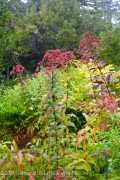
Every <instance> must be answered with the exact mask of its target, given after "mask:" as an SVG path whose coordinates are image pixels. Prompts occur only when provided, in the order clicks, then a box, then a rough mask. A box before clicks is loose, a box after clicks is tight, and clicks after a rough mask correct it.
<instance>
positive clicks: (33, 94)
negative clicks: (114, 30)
mask: <svg viewBox="0 0 120 180" xmlns="http://www.w3.org/2000/svg"><path fill="white" fill-rule="evenodd" d="M99 46H102V43H101V41H100V40H99V39H97V37H96V36H91V35H90V34H85V37H84V39H83V40H82V41H81V42H80V46H79V51H78V52H79V55H81V61H80V60H75V59H76V57H75V55H74V53H73V52H71V51H69V52H66V53H65V52H64V53H63V52H62V51H60V50H59V49H56V50H48V51H47V52H46V53H45V55H44V57H43V59H42V61H41V62H40V63H38V67H37V68H36V72H35V73H34V74H33V77H32V78H30V77H27V78H26V79H24V78H23V74H24V68H23V67H22V66H20V65H17V66H14V67H13V69H12V71H11V73H12V74H17V78H18V79H19V84H16V85H15V86H14V87H11V88H10V87H8V88H4V86H1V92H0V100H1V103H0V116H1V121H0V123H1V131H0V137H1V139H2V141H1V143H0V158H1V161H0V167H1V168H0V173H1V174H2V177H3V178H7V179H13V180H14V179H21V177H22V179H30V180H31V179H32V180H34V179H35V180H37V179H54V180H57V179H59V180H62V179H66V180H67V179H73V178H77V179H95V180H96V179H101V180H102V179H105V178H106V179H108V177H109V179H111V180H112V179H113V178H114V179H115V178H116V179H117V177H119V176H120V172H119V168H120V163H119V162H120V153H119V150H120V145H119V144H120V143H119V142H120V129H119V127H120V119H119V117H120V113H119V91H118V90H119V87H118V89H117V88H116V89H115V87H114V85H115V80H116V79H117V78H118V77H119V76H118V75H116V77H115V74H114V71H113V67H112V66H106V64H105V63H104V62H101V61H99V56H98V52H99V51H98V47H99ZM88 59H89V60H88ZM83 60H84V61H83ZM38 71H40V72H39V73H38ZM118 81H119V78H118ZM116 85H117V82H116ZM115 90H117V91H116V92H115ZM117 93H118V95H117Z"/></svg>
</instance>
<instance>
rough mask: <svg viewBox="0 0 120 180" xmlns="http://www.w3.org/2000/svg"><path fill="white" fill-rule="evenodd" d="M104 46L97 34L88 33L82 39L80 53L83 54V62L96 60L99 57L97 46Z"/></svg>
mask: <svg viewBox="0 0 120 180" xmlns="http://www.w3.org/2000/svg"><path fill="white" fill-rule="evenodd" d="M100 46H102V41H101V40H99V39H98V38H97V37H96V36H91V35H90V34H89V33H86V34H85V36H84V39H83V40H82V41H80V45H79V50H78V54H79V55H80V56H81V62H82V63H84V64H86V63H89V62H90V60H91V59H92V60H95V59H96V57H97V48H98V47H100Z"/></svg>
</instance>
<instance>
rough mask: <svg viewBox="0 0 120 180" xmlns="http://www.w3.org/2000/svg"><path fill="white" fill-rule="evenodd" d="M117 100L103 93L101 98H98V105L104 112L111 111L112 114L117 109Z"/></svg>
mask: <svg viewBox="0 0 120 180" xmlns="http://www.w3.org/2000/svg"><path fill="white" fill-rule="evenodd" d="M117 104H118V103H117V101H116V100H115V99H114V98H113V97H111V96H110V95H108V94H103V95H101V98H100V99H98V100H96V105H97V106H98V107H99V108H100V110H102V111H103V112H110V113H111V114H112V113H114V111H116V110H117Z"/></svg>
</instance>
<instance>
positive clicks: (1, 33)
mask: <svg viewBox="0 0 120 180" xmlns="http://www.w3.org/2000/svg"><path fill="white" fill-rule="evenodd" d="M12 19H13V14H12V12H11V11H10V9H9V6H8V4H7V1H6V0H1V1H0V76H1V73H2V71H3V70H4V67H5V66H6V63H7V62H8V60H7V56H6V52H7V51H8V45H9V36H10V35H11V32H12V28H13V26H12Z"/></svg>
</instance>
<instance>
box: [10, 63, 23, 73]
mask: <svg viewBox="0 0 120 180" xmlns="http://www.w3.org/2000/svg"><path fill="white" fill-rule="evenodd" d="M24 70H25V69H24V67H23V66H21V65H16V66H13V68H12V71H11V72H10V75H12V74H20V73H23V72H24Z"/></svg>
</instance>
